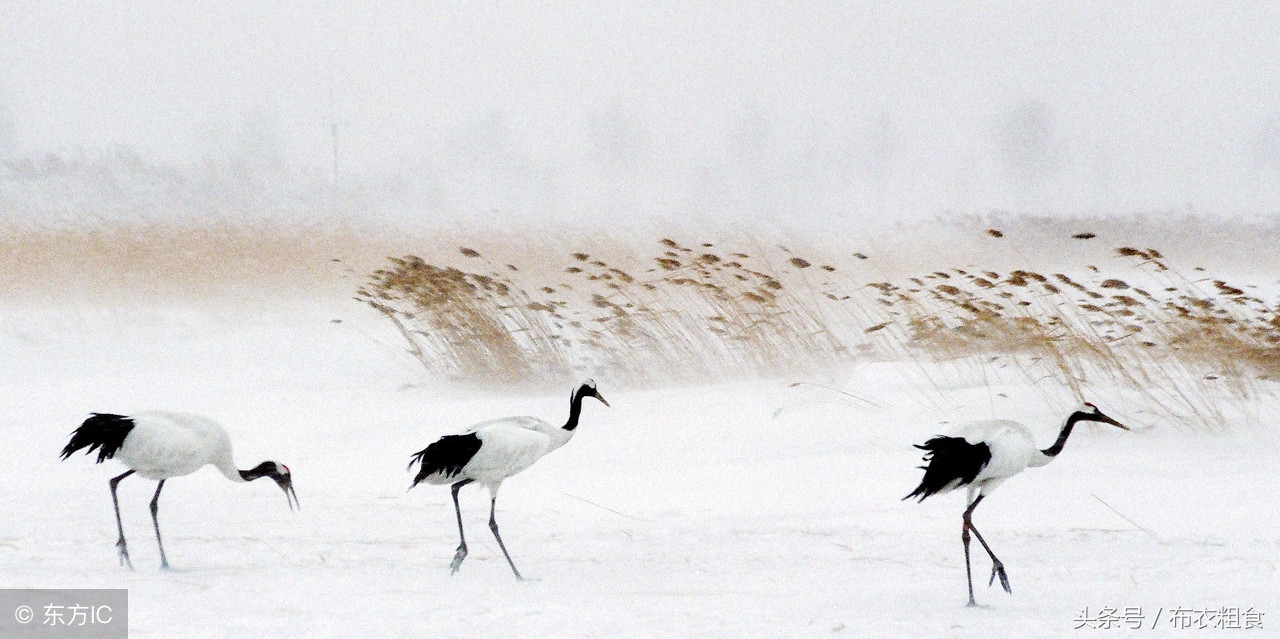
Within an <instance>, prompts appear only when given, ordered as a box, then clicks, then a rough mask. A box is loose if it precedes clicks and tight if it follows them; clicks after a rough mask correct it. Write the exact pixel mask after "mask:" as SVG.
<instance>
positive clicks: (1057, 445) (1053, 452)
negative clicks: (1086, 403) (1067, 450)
mask: <svg viewBox="0 0 1280 639" xmlns="http://www.w3.org/2000/svg"><path fill="white" fill-rule="evenodd" d="M1086 417H1088V415H1087V414H1085V413H1082V412H1080V411H1076V412H1074V413H1071V416H1070V417H1068V418H1067V423H1066V424H1063V425H1062V432H1061V433H1058V441H1056V442H1053V445H1052V446H1050V447H1048V448H1046V449H1044V450H1042V451H1040V452H1042V453H1044V455H1045V456H1046V457H1057V456H1058V453H1061V452H1062V447H1063V446H1066V445H1067V438H1068V437H1070V436H1071V429H1073V428H1075V427H1076V422H1080V421H1083V420H1084V419H1085V418H1086Z"/></svg>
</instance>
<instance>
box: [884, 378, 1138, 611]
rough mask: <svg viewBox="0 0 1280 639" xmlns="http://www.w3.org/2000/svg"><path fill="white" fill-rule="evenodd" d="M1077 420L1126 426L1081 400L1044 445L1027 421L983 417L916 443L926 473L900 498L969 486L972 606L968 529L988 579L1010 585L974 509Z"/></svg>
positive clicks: (1037, 460) (1041, 456)
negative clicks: (987, 566)
mask: <svg viewBox="0 0 1280 639" xmlns="http://www.w3.org/2000/svg"><path fill="white" fill-rule="evenodd" d="M1079 422H1102V423H1104V424H1111V425H1112V426H1118V427H1120V428H1123V429H1124V430H1129V428H1128V427H1127V426H1125V425H1124V424H1121V423H1120V422H1118V421H1116V420H1114V419H1111V418H1110V417H1107V416H1106V415H1104V414H1102V411H1100V410H1098V407H1097V406H1094V405H1093V404H1090V403H1088V402H1085V403H1084V404H1083V405H1081V406H1080V408H1078V409H1076V410H1075V411H1074V412H1072V413H1071V414H1070V415H1068V416H1067V421H1066V423H1064V424H1063V425H1062V431H1061V432H1059V433H1058V440H1057V441H1055V442H1054V443H1053V445H1052V446H1050V447H1048V448H1045V449H1044V450H1038V449H1037V448H1036V441H1035V438H1034V437H1032V436H1031V431H1029V430H1027V427H1026V426H1023V425H1022V424H1019V423H1018V422H1013V421H1008V420H984V421H977V422H970V423H967V424H963V425H961V426H960V427H959V428H957V429H956V431H955V433H954V434H953V435H952V436H944V435H939V436H937V437H934V438H933V439H930V440H929V441H927V442H925V443H924V444H923V445H919V444H917V445H916V448H919V449H921V450H923V451H925V455H924V461H925V462H926V463H927V464H928V465H927V466H921V468H922V469H924V479H923V480H921V481H920V485H919V486H917V487H916V489H915V490H914V491H912V492H911V494H910V495H907V496H906V497H903V499H911V498H912V497H919V498H920V501H924V500H925V499H926V498H927V497H930V496H932V495H936V494H938V493H945V492H948V491H951V490H955V489H957V488H961V487H964V488H968V489H969V496H968V504H969V507H968V508H966V509H965V511H964V524H963V526H962V527H961V533H960V539H961V540H962V541H963V542H964V570H965V575H966V576H967V577H968V579H969V603H968V604H967V605H969V606H976V605H977V603H976V602H975V601H974V600H973V570H972V569H971V568H970V566H969V532H970V531H973V536H974V537H977V538H978V543H980V544H982V548H983V549H984V550H986V551H987V555H988V556H990V557H991V564H992V565H991V579H990V581H988V582H987V585H988V586H990V585H991V584H993V583H995V580H996V577H999V578H1000V585H1001V586H1003V587H1004V591H1005V592H1007V593H1012V592H1013V590H1012V589H1010V588H1009V575H1008V574H1007V573H1006V572H1005V569H1004V564H1003V563H1001V562H1000V560H999V559H997V558H996V555H995V553H993V552H991V546H988V545H987V542H986V540H984V539H983V538H982V534H981V533H979V532H978V529H977V528H975V527H974V526H973V509H974V508H977V507H978V503H979V502H981V501H982V499H983V498H984V497H986V496H987V495H988V494H990V493H991V492H992V491H994V490H995V489H996V487H998V486H999V485H1000V484H1001V483H1003V482H1004V480H1006V479H1008V478H1010V477H1013V476H1014V475H1017V474H1018V473H1020V472H1022V471H1023V470H1025V469H1027V468H1034V467H1037V466H1044V465H1045V464H1048V463H1049V462H1051V461H1053V460H1054V458H1056V457H1057V456H1058V453H1061V452H1062V447H1063V446H1064V445H1065V444H1066V443H1067V437H1069V436H1070V435H1071V429H1072V428H1075V425H1076V424H1077V423H1079Z"/></svg>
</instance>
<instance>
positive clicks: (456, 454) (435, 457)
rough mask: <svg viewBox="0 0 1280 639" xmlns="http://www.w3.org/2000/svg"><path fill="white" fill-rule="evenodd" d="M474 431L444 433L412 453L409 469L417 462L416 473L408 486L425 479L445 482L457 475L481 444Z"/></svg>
mask: <svg viewBox="0 0 1280 639" xmlns="http://www.w3.org/2000/svg"><path fill="white" fill-rule="evenodd" d="M483 443H484V442H482V441H481V440H480V437H479V436H477V435H476V434H475V433H467V434H465V435H445V436H444V437H441V438H440V439H438V440H436V441H435V442H434V443H432V444H431V445H430V446H427V447H426V448H424V449H422V450H420V451H418V452H417V453H414V454H413V457H412V458H411V459H410V460H409V469H412V468H413V465H414V464H418V465H419V468H418V475H417V476H416V477H414V478H413V483H412V484H410V485H409V488H411V489H412V488H413V487H414V486H417V485H418V484H420V483H422V482H424V481H426V482H428V483H433V484H440V483H447V482H448V481H449V480H450V479H452V478H454V477H457V476H458V475H460V474H461V473H462V469H463V468H465V467H466V465H467V462H470V461H471V458H472V457H474V456H475V454H476V453H477V452H479V450H480V446H481V445H482V444H483Z"/></svg>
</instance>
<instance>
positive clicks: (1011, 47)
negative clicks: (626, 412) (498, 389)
mask: <svg viewBox="0 0 1280 639" xmlns="http://www.w3.org/2000/svg"><path fill="white" fill-rule="evenodd" d="M1277 27H1280V8H1276V7H1273V6H1272V5H1269V4H1265V3H1256V4H1244V3H1241V4H1233V5H1231V6H1230V9H1225V8H1222V6H1220V5H1214V4H1212V3H1188V4H1181V5H1179V6H1178V7H1177V8H1169V7H1167V6H1165V5H1161V4H1158V3H1124V4H1123V5H1117V4H1114V3H1109V2H1088V3H1083V4H1080V5H1073V6H1070V7H1049V8H1044V7H1035V8H1023V7H1019V8H1006V7H1003V6H999V5H994V4H987V3H976V2H975V3H967V4H965V5H963V6H958V7H957V6H950V5H947V6H942V7H935V6H929V4H928V3H920V4H913V5H909V6H907V7H901V6H893V7H881V6H879V5H876V4H872V3H855V4H852V5H829V4H826V3H816V2H815V3H803V4H800V5H792V4H786V5H763V4H760V5H754V6H752V7H750V8H741V7H739V6H738V5H737V4H736V3H728V2H723V3H721V2H699V3H696V5H688V4H686V3H644V4H630V3H612V4H593V5H589V6H578V5H575V4H573V3H555V4H553V5H550V6H546V7H539V8H536V9H535V8H529V7H524V6H520V7H502V8H495V7H492V6H473V5H446V4H432V5H429V6H420V5H417V4H412V3H403V4H401V3H383V4H378V5H374V6H367V7H366V6H363V5H357V4H354V3H339V2H333V3H325V4H319V5H307V6H304V7H295V6H290V5H284V4H265V3H252V2H237V3H230V4H226V3H223V4H218V5H210V6H205V5H197V4H188V3H183V2H163V3H156V4H152V5H149V6H148V7H146V8H137V7H132V6H121V5H115V4H112V3H92V4H87V5H81V6H76V7H56V8H51V7H46V6H45V5H43V4H40V3H34V2H14V3H7V4H6V5H5V7H4V8H0V206H2V207H3V208H4V209H5V210H6V211H5V213H4V214H5V217H9V218H17V219H23V218H39V217H40V216H42V215H48V214H50V212H60V213H61V214H63V215H78V214H89V215H99V216H102V217H108V218H109V217H112V216H113V215H117V214H121V213H125V214H127V213H128V210H129V208H130V207H137V206H140V204H139V203H142V204H141V205H145V206H151V207H153V208H154V210H152V211H150V212H149V214H151V215H155V214H156V211H160V212H161V213H160V214H162V215H163V214H164V213H163V212H164V211H168V210H173V214H174V215H180V214H190V213H191V212H192V211H195V212H198V213H203V214H212V215H217V214H220V213H222V212H225V211H243V210H245V209H253V210H254V211H256V212H262V213H273V212H281V211H283V212H285V213H287V214H289V215H304V216H310V215H321V214H324V213H325V212H326V211H329V210H330V207H332V203H333V201H335V200H336V201H340V202H345V203H346V204H343V205H342V206H340V207H339V208H345V209H360V210H362V211H366V212H368V213H371V214H374V215H385V216H390V217H395V216H401V217H415V216H431V217H438V218H440V219H469V220H475V219H478V218H484V217H486V216H493V217H494V218H495V219H499V220H508V221H509V220H533V221H537V220H572V221H577V220H588V221H601V220H609V219H617V218H618V217H619V216H621V217H622V218H644V217H646V216H653V217H668V218H670V217H676V218H678V217H683V216H691V217H695V218H702V219H723V220H727V221H730V222H732V221H737V220H749V221H769V220H790V221H795V220H804V221H805V222H806V225H821V224H823V223H824V222H827V221H846V222H847V221H855V222H856V221H863V220H895V221H902V220H916V219H925V218H929V217H933V216H936V215H939V214H945V213H975V212H978V213H981V212H988V211H1007V212H1012V213H1015V214H1037V215H1116V214H1134V213H1152V212H1164V211H1178V212H1195V213H1204V214H1211V215H1242V216H1270V215H1273V214H1274V213H1276V212H1277V211H1280V98H1277V97H1276V96H1277V95H1280V91H1278V90H1277V89H1280V87H1278V86H1277V79H1276V73H1275V71H1274V70H1275V69H1276V68H1280V64H1277V63H1280V38H1277V37H1276V36H1277V34H1278V33H1280V31H1278V30H1277ZM335 130H336V135H335ZM51 158H53V159H57V160H59V161H65V162H69V163H71V164H75V163H77V162H80V163H87V164H89V165H92V167H98V168H101V167H102V166H108V167H120V166H124V167H126V168H125V169H120V170H119V171H116V172H114V173H113V177H112V178H111V179H110V180H109V181H110V185H108V186H103V184H100V183H98V182H96V181H95V180H97V179H98V178H96V177H92V176H94V175H97V174H98V173H101V171H98V170H97V169H92V168H91V169H90V170H84V171H81V173H80V174H77V176H74V177H72V178H67V177H66V174H67V170H65V169H63V168H58V166H52V165H50V164H49V162H50V160H51ZM335 158H336V163H335ZM335 164H336V179H337V188H336V194H337V196H336V197H334V189H333V180H334V177H335V172H334V169H335ZM139 165H140V166H141V167H142V168H141V169H139V168H138V166H139ZM130 166H132V167H133V168H132V169H129V168H127V167H130ZM55 174H56V175H55ZM86 175H88V176H89V177H85V176H86ZM122 176H123V177H122ZM129 176H132V177H129ZM130 180H133V181H132V182H130ZM86 184H87V186H86ZM175 191H181V192H180V193H178V194H177V195H175V194H174V193H175ZM174 202H179V203H182V205H183V206H186V207H187V209H188V210H186V211H179V210H176V208H175V205H174V204H173V203H174ZM177 208H181V207H177Z"/></svg>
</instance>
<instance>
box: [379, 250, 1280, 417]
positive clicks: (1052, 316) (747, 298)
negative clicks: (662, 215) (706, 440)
mask: <svg viewBox="0 0 1280 639" xmlns="http://www.w3.org/2000/svg"><path fill="white" fill-rule="evenodd" d="M1094 237H1095V236H1094V235H1093V234H1091V233H1080V234H1076V237H1074V238H1071V239H1070V240H1068V241H1085V240H1091V239H1093V238H1094ZM988 239H989V240H991V241H994V242H997V243H998V242H1002V241H1005V238H1004V234H1003V233H1001V232H999V231H996V230H994V229H992V230H990V231H989V232H988ZM752 244H753V246H752V248H751V249H749V250H747V249H743V248H741V247H736V246H723V245H718V244H716V243H713V242H685V241H677V240H674V239H670V238H663V239H661V240H659V241H656V242H654V244H653V245H652V246H651V249H650V251H649V252H648V257H647V258H638V257H634V256H631V257H629V258H627V259H625V260H624V261H623V262H618V263H614V262H613V261H606V260H605V259H601V258H599V257H597V256H594V255H592V254H591V253H590V252H588V251H586V250H573V249H571V248H570V249H566V250H565V251H564V253H563V255H562V256H560V257H559V259H558V260H555V261H554V263H555V264H556V265H555V266H553V267H552V268H551V269H550V270H548V268H547V264H546V263H542V264H538V265H535V268H534V270H533V271H530V270H529V269H527V268H525V267H524V266H522V265H520V264H516V263H513V262H510V261H508V260H507V259H505V258H503V257H500V256H489V255H484V254H481V252H480V251H478V250H476V249H474V248H470V247H466V246H462V247H459V248H458V253H457V257H456V259H455V260H454V261H453V262H454V264H448V265H437V264H431V263H428V262H426V261H424V260H423V259H421V258H419V257H416V256H412V255H409V256H405V257H401V258H394V259H392V260H391V261H390V264H389V265H387V266H386V267H385V268H382V269H378V270H377V271H375V272H374V273H372V275H370V277H369V278H368V280H367V282H366V283H365V284H364V285H363V286H362V287H360V289H359V290H358V291H357V293H356V299H357V300H359V301H360V302H362V303H364V304H367V305H368V306H369V307H371V308H373V309H374V310H376V311H377V312H378V313H380V314H382V315H383V316H385V317H386V318H387V319H388V320H390V321H391V322H392V323H393V324H394V325H395V326H396V327H397V329H398V330H399V332H400V334H401V335H402V336H403V338H404V339H405V340H406V343H407V345H408V349H409V351H410V352H411V353H412V354H413V355H414V357H416V358H417V359H418V361H420V362H421V363H422V365H423V366H424V368H425V369H426V370H428V371H430V372H431V373H432V374H437V375H443V376H446V377H452V378H456V379H462V380H467V381H473V382H482V383H499V384H504V383H506V384H527V383H540V382H554V383H563V382H565V381H567V380H569V379H571V378H573V377H576V376H581V375H594V376H597V377H601V378H604V379H609V380H611V381H613V382H615V383H628V384H641V385H652V384H674V383H688V382H710V381H717V380H724V379H729V378H739V377H759V376H786V375H792V374H797V373H811V372H812V371H814V370H823V371H828V370H839V369H840V368H841V367H846V366H848V365H849V364H852V363H856V362H863V361H877V360H894V361H908V362H914V363H916V364H918V365H920V366H921V368H922V369H923V368H924V365H925V364H926V363H932V362H950V363H952V364H953V365H956V366H965V367H971V368H974V369H981V368H982V367H984V366H989V365H991V364H990V363H991V362H993V361H995V360H996V359H999V360H1000V361H1001V362H1003V363H1004V364H1007V362H1010V361H1012V362H1015V363H1016V365H1017V366H1019V367H1020V368H1021V369H1022V371H1023V373H1024V374H1025V376H1026V378H1027V379H1028V380H1031V381H1033V382H1034V383H1036V384H1041V385H1045V384H1052V385H1056V386H1060V387H1062V388H1066V389H1069V391H1070V392H1071V394H1072V395H1073V396H1075V397H1077V398H1079V399H1086V398H1090V397H1095V398H1096V397H1098V395H1099V394H1106V393H1116V392H1129V393H1131V392H1137V393H1140V394H1142V395H1143V397H1145V398H1146V399H1147V400H1148V404H1149V405H1151V406H1153V407H1154V408H1153V412H1154V413H1156V414H1157V416H1158V417H1159V418H1161V419H1167V420H1170V421H1173V422H1176V423H1179V424H1186V425H1191V426H1203V427H1209V428H1212V427H1217V426H1221V425H1223V424H1224V423H1225V422H1226V421H1227V419H1226V416H1225V415H1224V413H1223V410H1222V409H1221V407H1220V406H1221V400H1222V398H1223V397H1227V398H1236V399H1242V400H1248V399H1253V398H1258V397H1261V396H1264V395H1270V394H1272V393H1273V392H1274V382H1275V381H1276V380H1278V379H1280V350H1278V349H1277V346H1278V345H1280V307H1277V305H1276V303H1275V301H1274V300H1273V301H1266V300H1264V299H1262V298H1260V297H1258V296H1256V295H1252V294H1250V293H1248V292H1246V287H1243V286H1238V285H1236V284H1233V283H1230V282H1228V281H1226V280H1225V279H1222V278H1218V277H1214V276H1211V275H1209V274H1208V273H1207V272H1204V271H1203V270H1193V271H1191V272H1190V273H1184V272H1183V271H1181V270H1179V269H1177V268H1175V267H1174V266H1173V265H1172V264H1170V261H1169V260H1168V259H1167V258H1166V257H1165V255H1164V254H1163V253H1161V252H1160V251H1159V250H1156V249H1152V248H1136V247H1131V246H1121V247H1116V248H1115V249H1114V250H1113V251H1111V252H1110V254H1109V255H1108V256H1107V259H1106V260H1105V261H1103V262H1101V265H1081V266H1080V267H1077V268H1076V269H1074V270H1068V269H1059V270H1044V271H1041V270H1032V269H1029V268H1025V269H1012V270H1003V271H996V270H990V269H985V268H980V267H972V266H970V267H966V268H957V267H946V268H939V269H937V270H932V271H930V272H927V273H921V274H918V275H915V276H907V277H898V278H895V279H891V280H878V279H875V278H873V277H872V273H873V272H874V270H875V269H874V264H873V262H874V258H868V257H867V256H866V255H863V254H862V253H853V254H851V255H850V256H849V259H847V260H846V261H845V263H843V264H834V263H828V262H827V261H823V260H819V259H815V258H814V257H813V256H810V255H806V254H803V252H800V251H794V252H793V251H791V250H789V249H787V248H786V247H784V246H779V245H774V246H772V247H770V248H761V246H760V245H759V243H758V242H756V243H752ZM1011 250H1012V251H1013V252H1015V253H1016V249H1011ZM641 254H643V253H641ZM1006 257H1007V256H1006ZM544 262H545V258H544ZM548 273H558V277H550V278H549V276H548ZM1004 364H1002V365H1004ZM937 390H938V391H939V392H941V389H937Z"/></svg>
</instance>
